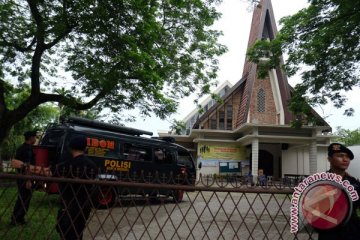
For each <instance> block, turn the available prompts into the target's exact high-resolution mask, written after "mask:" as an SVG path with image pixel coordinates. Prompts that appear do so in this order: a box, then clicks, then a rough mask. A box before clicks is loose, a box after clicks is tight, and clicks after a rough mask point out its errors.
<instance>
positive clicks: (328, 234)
mask: <svg viewBox="0 0 360 240" xmlns="http://www.w3.org/2000/svg"><path fill="white" fill-rule="evenodd" d="M344 180H348V181H349V182H350V184H351V185H352V186H353V187H354V188H355V190H356V191H357V193H358V195H359V197H360V182H359V181H358V180H357V179H355V178H354V177H351V176H349V175H345V177H344V178H343V181H344ZM359 208H360V200H357V201H355V202H353V209H352V213H351V216H350V219H349V221H348V222H347V223H346V224H345V225H340V226H337V227H335V228H333V229H330V230H327V231H321V230H318V232H319V240H325V239H326V240H332V239H334V240H335V239H336V240H338V239H342V240H355V239H356V240H358V239H360V218H359V216H358V215H357V213H356V210H357V209H359Z"/></svg>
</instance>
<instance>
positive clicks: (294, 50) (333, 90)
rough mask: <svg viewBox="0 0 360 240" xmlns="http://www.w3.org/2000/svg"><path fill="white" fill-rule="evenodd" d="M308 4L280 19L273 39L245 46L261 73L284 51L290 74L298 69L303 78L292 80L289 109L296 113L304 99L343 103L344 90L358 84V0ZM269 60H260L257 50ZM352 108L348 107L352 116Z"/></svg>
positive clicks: (317, 0) (277, 62)
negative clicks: (299, 80)
mask: <svg viewBox="0 0 360 240" xmlns="http://www.w3.org/2000/svg"><path fill="white" fill-rule="evenodd" d="M309 2H310V5H309V7H308V8H305V9H302V10H301V11H299V12H298V13H296V14H294V15H293V16H289V17H285V18H283V19H281V21H280V23H281V24H282V28H281V30H280V31H279V34H278V35H277V36H276V38H275V39H274V40H273V41H270V42H267V41H259V42H257V43H256V44H255V45H254V46H253V47H252V48H251V49H249V51H248V56H249V58H250V60H251V61H253V62H255V63H258V66H259V68H260V71H259V72H260V73H262V74H263V73H264V72H268V70H269V69H270V68H274V67H276V66H279V65H280V63H281V62H280V57H281V56H282V54H284V53H285V54H286V55H287V56H288V58H287V60H286V62H285V65H284V66H285V70H286V71H287V74H288V75H289V76H292V75H294V74H295V73H297V72H299V71H301V72H302V73H301V76H302V82H301V83H300V84H297V85H296V86H295V91H294V96H295V97H294V98H293V99H292V101H291V103H290V109H291V110H292V111H293V112H294V113H295V114H300V113H301V111H302V110H304V108H306V107H305V106H306V105H307V104H310V105H316V104H321V105H322V104H326V103H328V102H329V101H331V102H332V103H333V104H334V106H336V107H338V108H341V107H343V105H344V103H345V101H346V97H345V96H344V95H343V91H350V90H352V88H353V87H355V86H359V80H360V77H359V76H360V75H359V66H360V65H359V62H360V51H359V49H360V14H359V11H360V1H351V0H312V1H309ZM264 51H265V52H268V53H270V59H269V60H270V61H269V62H266V63H261V62H260V61H259V59H260V57H261V55H262V54H263V53H264ZM353 112H354V110H353V109H352V108H349V109H346V110H345V112H344V114H345V115H348V116H351V115H353Z"/></svg>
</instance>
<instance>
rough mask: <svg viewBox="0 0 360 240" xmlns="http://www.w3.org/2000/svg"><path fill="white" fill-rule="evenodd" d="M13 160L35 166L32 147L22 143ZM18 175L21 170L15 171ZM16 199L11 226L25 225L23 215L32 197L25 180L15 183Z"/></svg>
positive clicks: (30, 133) (28, 133)
mask: <svg viewBox="0 0 360 240" xmlns="http://www.w3.org/2000/svg"><path fill="white" fill-rule="evenodd" d="M32 134H33V135H34V136H36V133H35V132H27V133H25V137H27V136H28V135H31V136H33V135H32ZM15 158H16V159H18V160H21V161H23V162H24V163H26V164H33V165H34V164H35V156H34V153H33V150H32V146H31V145H30V144H28V143H26V142H25V143H23V144H22V145H21V146H20V147H19V148H18V149H17V150H16V155H15ZM17 172H18V173H22V170H21V169H18V170H17ZM16 182H17V188H18V197H17V200H16V203H15V207H14V211H13V214H12V216H11V225H18V224H24V223H25V218H24V217H25V215H26V212H27V211H28V209H29V205H30V200H31V197H32V190H31V188H29V189H28V188H26V182H27V181H26V180H23V179H18V180H17V181H16Z"/></svg>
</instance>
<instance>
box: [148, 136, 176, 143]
mask: <svg viewBox="0 0 360 240" xmlns="http://www.w3.org/2000/svg"><path fill="white" fill-rule="evenodd" d="M151 138H152V139H157V140H162V141H165V142H169V143H175V138H173V137H151Z"/></svg>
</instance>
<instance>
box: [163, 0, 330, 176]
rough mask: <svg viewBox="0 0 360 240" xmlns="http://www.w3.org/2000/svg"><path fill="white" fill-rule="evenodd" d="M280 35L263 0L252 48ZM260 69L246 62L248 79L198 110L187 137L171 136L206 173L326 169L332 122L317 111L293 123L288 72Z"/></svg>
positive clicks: (255, 16)
mask: <svg viewBox="0 0 360 240" xmlns="http://www.w3.org/2000/svg"><path fill="white" fill-rule="evenodd" d="M276 33H277V28H276V22H275V18H274V13H273V9H272V5H271V1H270V0H261V1H260V3H259V4H258V6H256V7H255V9H254V12H253V19H252V24H251V30H250V36H249V41H248V47H251V46H252V45H253V44H254V43H255V42H256V41H257V40H259V39H268V40H270V41H271V40H272V39H274V38H275V36H276ZM282 62H283V61H282ZM257 71H258V69H257V65H256V64H255V63H252V62H249V61H247V60H246V61H245V65H244V68H243V74H242V78H241V79H240V80H239V81H238V82H237V83H236V84H235V85H234V86H232V87H231V88H229V89H227V91H226V93H225V94H224V95H223V96H222V100H223V101H222V102H221V103H215V104H213V105H212V106H211V107H209V108H208V109H206V111H205V112H203V113H202V114H197V115H196V119H193V124H192V127H190V128H189V129H188V131H186V132H184V134H183V135H174V134H171V136H172V137H174V138H175V139H176V143H178V144H181V145H183V146H185V147H187V148H188V149H190V150H191V151H192V153H193V156H194V159H195V161H196V162H197V165H199V163H201V168H200V169H199V172H200V173H202V174H203V175H204V174H205V175H206V174H214V173H215V174H229V173H230V174H239V175H243V176H244V175H247V174H248V173H249V172H251V173H252V175H253V176H254V177H257V176H259V175H265V176H269V177H271V178H272V179H279V178H282V177H284V176H285V175H299V176H300V175H310V174H313V173H315V172H321V171H326V170H327V169H328V167H329V164H328V161H327V146H328V144H329V143H330V140H331V138H332V137H333V136H332V135H331V131H332V129H331V127H330V126H329V124H328V123H327V122H325V121H324V119H322V118H321V117H320V116H319V115H318V114H317V113H316V112H315V111H314V110H312V112H311V117H312V118H313V119H316V124H314V123H313V122H304V124H303V126H302V127H301V128H294V127H292V126H291V122H292V121H293V120H295V116H294V115H293V114H292V113H291V112H290V111H289V109H288V106H287V104H288V101H289V100H290V98H291V94H292V87H291V86H290V85H289V83H288V79H287V76H286V75H285V73H284V72H283V70H282V69H281V68H280V67H277V68H276V69H272V70H271V71H270V72H269V74H268V76H267V77H266V78H265V79H258V77H257ZM188 118H189V119H190V117H188ZM194 120H196V121H194ZM159 135H160V136H165V135H166V134H161V133H160V134H159ZM167 136H168V134H167Z"/></svg>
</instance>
